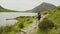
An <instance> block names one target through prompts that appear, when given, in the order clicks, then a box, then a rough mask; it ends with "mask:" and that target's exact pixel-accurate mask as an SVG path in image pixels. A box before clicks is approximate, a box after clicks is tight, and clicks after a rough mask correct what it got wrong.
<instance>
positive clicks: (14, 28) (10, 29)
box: [0, 16, 36, 34]
mask: <svg viewBox="0 0 60 34" xmlns="http://www.w3.org/2000/svg"><path fill="white" fill-rule="evenodd" d="M15 19H16V20H18V22H17V23H16V24H14V25H11V26H4V27H0V34H16V33H17V32H21V29H23V28H24V27H27V26H28V25H29V24H31V23H32V22H33V21H34V20H35V19H36V17H35V16H32V17H30V16H23V17H17V18H15Z"/></svg>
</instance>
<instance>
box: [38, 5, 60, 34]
mask: <svg viewBox="0 0 60 34" xmlns="http://www.w3.org/2000/svg"><path fill="white" fill-rule="evenodd" d="M48 14H49V15H48V16H47V17H46V18H47V19H48V20H50V21H52V22H53V23H54V26H55V27H56V28H52V29H50V30H49V31H48V34H60V6H59V7H56V8H55V9H53V10H50V11H49V12H48ZM42 23H44V22H42ZM47 23H49V22H48V21H47ZM38 34H46V33H44V32H42V31H41V29H38Z"/></svg>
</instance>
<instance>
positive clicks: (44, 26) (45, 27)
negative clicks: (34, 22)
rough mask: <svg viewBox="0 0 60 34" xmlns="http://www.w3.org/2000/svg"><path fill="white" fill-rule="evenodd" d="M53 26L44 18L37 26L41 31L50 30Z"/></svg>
mask: <svg viewBox="0 0 60 34" xmlns="http://www.w3.org/2000/svg"><path fill="white" fill-rule="evenodd" d="M54 26H55V25H54V23H53V22H52V21H51V20H48V19H46V18H44V20H43V21H42V22H41V23H39V25H38V27H39V28H40V29H42V30H48V29H52V28H53V27H54Z"/></svg>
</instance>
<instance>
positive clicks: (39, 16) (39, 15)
mask: <svg viewBox="0 0 60 34" xmlns="http://www.w3.org/2000/svg"><path fill="white" fill-rule="evenodd" d="M37 18H38V21H39V22H40V18H41V14H40V11H39V12H38V17H37Z"/></svg>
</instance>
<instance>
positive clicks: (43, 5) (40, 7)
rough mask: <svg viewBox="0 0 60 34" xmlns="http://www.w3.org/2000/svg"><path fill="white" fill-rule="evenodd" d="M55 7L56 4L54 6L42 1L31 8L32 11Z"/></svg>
mask: <svg viewBox="0 0 60 34" xmlns="http://www.w3.org/2000/svg"><path fill="white" fill-rule="evenodd" d="M55 7H56V6H54V5H53V4H50V3H45V2H43V3H42V4H40V5H39V6H37V7H35V8H33V9H32V12H38V11H40V12H43V11H48V10H51V9H53V8H55Z"/></svg>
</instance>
